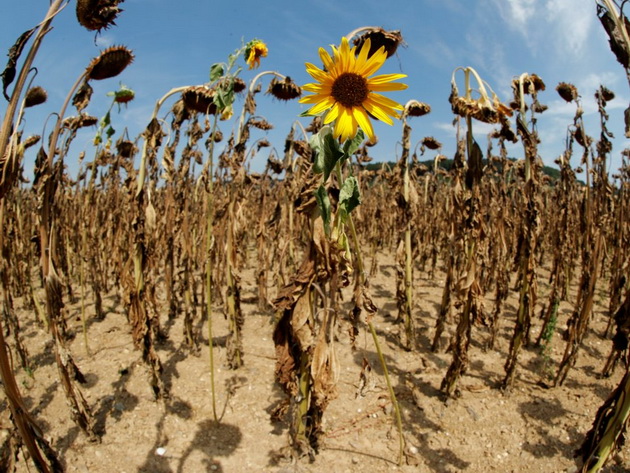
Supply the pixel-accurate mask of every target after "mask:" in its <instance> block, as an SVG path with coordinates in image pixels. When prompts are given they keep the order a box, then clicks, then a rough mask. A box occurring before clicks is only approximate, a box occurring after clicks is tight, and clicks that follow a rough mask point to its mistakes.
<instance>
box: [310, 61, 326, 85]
mask: <svg viewBox="0 0 630 473" xmlns="http://www.w3.org/2000/svg"><path fill="white" fill-rule="evenodd" d="M306 72H308V73H309V74H310V75H311V77H313V79H315V80H316V81H317V82H326V81H327V80H328V81H331V79H330V76H329V75H328V74H327V73H326V72H324V71H322V70H321V69H320V68H319V67H317V66H315V65H313V64H311V63H308V62H307V63H306Z"/></svg>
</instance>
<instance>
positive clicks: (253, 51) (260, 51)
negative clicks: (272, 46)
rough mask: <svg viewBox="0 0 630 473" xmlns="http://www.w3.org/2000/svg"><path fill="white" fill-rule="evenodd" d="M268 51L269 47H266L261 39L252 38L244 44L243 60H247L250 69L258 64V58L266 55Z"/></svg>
mask: <svg viewBox="0 0 630 473" xmlns="http://www.w3.org/2000/svg"><path fill="white" fill-rule="evenodd" d="M268 52H269V49H267V45H266V44H265V43H264V42H263V41H261V40H259V39H252V40H251V41H250V42H249V43H247V45H246V46H245V62H247V65H248V66H249V68H250V69H254V68H256V67H258V66H260V58H261V57H267V53H268Z"/></svg>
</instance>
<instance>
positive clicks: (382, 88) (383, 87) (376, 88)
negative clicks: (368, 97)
mask: <svg viewBox="0 0 630 473" xmlns="http://www.w3.org/2000/svg"><path fill="white" fill-rule="evenodd" d="M406 88H407V84H402V83H400V82H389V83H385V84H375V85H368V89H369V90H370V91H371V92H391V91H393V90H405V89H406Z"/></svg>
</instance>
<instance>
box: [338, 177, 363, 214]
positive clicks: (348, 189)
mask: <svg viewBox="0 0 630 473" xmlns="http://www.w3.org/2000/svg"><path fill="white" fill-rule="evenodd" d="M359 205H361V192H360V191H359V181H357V178H356V177H354V176H351V177H349V178H348V179H346V180H345V181H343V185H342V186H341V190H340V191H339V211H340V212H341V213H342V216H343V221H344V223H345V220H346V218H347V216H348V215H350V212H352V211H353V210H354V209H355V208H357V207H358V206H359Z"/></svg>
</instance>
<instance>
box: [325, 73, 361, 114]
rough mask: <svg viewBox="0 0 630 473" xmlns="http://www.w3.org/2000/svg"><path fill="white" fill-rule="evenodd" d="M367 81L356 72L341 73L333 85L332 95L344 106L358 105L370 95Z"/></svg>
mask: <svg viewBox="0 0 630 473" xmlns="http://www.w3.org/2000/svg"><path fill="white" fill-rule="evenodd" d="M369 92H370V90H369V89H368V84H367V81H366V80H365V78H364V77H363V76H360V75H359V74H355V73H354V72H344V73H343V74H341V75H340V76H339V77H337V79H335V82H334V83H333V86H332V91H331V93H330V94H331V95H332V97H333V98H334V99H335V100H336V101H337V102H339V103H340V104H341V105H343V106H344V107H349V108H351V107H358V106H359V105H361V104H362V103H363V102H364V101H365V99H367V97H368V93H369Z"/></svg>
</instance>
